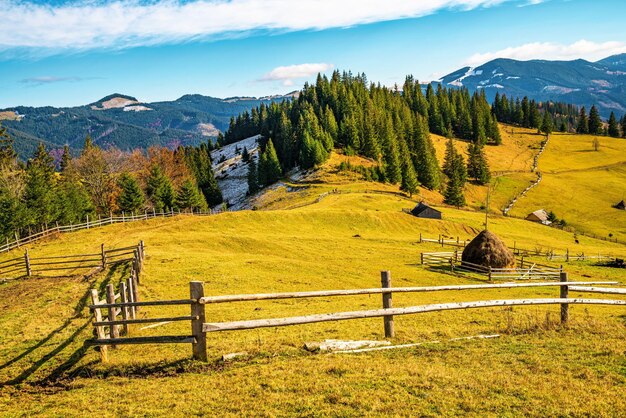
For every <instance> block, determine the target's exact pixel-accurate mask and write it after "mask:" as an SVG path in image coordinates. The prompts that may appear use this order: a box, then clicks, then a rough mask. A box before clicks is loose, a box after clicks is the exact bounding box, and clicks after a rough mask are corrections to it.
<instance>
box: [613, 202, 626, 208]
mask: <svg viewBox="0 0 626 418" xmlns="http://www.w3.org/2000/svg"><path fill="white" fill-rule="evenodd" d="M613 207H614V208H615V209H621V210H626V202H624V201H623V200H622V201H621V202H619V203H618V204H616V205H615V206H613Z"/></svg>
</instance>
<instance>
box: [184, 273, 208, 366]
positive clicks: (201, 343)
mask: <svg viewBox="0 0 626 418" xmlns="http://www.w3.org/2000/svg"><path fill="white" fill-rule="evenodd" d="M189 296H191V299H193V300H195V302H193V303H192V304H191V316H192V317H193V319H192V320H191V333H192V335H193V336H194V337H195V339H196V342H194V343H193V344H192V350H193V358H194V360H200V361H208V357H207V350H206V334H205V333H204V331H203V330H202V324H203V323H204V322H205V320H206V319H205V309H204V304H201V303H199V301H200V298H202V297H204V283H203V282H189Z"/></svg>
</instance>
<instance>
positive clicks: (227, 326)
mask: <svg viewBox="0 0 626 418" xmlns="http://www.w3.org/2000/svg"><path fill="white" fill-rule="evenodd" d="M563 303H567V304H571V305H573V304H585V305H621V306H626V300H605V299H560V298H555V299H508V300H488V301H475V302H453V303H437V304H432V305H421V306H411V307H407V308H391V309H372V310H366V311H352V312H338V313H330V314H315V315H306V316H295V317H289V318H273V319H255V320H249V321H233V322H216V323H205V324H203V326H202V329H203V330H204V332H219V331H234V330H244V329H256V328H268V327H284V326H289V325H301V324H312V323H316V322H329V321H343V320H348V319H363V318H376V317H381V316H386V315H409V314H417V313H424V312H437V311H447V310H458V309H475V308H490V307H498V306H521V305H555V304H558V305H560V304H563Z"/></svg>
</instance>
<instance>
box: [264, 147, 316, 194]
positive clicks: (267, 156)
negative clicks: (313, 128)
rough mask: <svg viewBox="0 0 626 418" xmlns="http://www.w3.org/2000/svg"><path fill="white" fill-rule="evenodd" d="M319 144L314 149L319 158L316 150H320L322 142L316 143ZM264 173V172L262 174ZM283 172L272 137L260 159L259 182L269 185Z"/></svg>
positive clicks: (314, 153)
mask: <svg viewBox="0 0 626 418" xmlns="http://www.w3.org/2000/svg"><path fill="white" fill-rule="evenodd" d="M314 145H315V146H317V147H318V148H317V149H314V150H313V155H314V157H313V158H314V159H315V158H319V156H318V157H316V151H317V152H318V153H319V152H320V148H319V147H320V146H321V144H314ZM314 163H317V161H314ZM261 173H262V174H261ZM281 174H282V170H281V168H280V161H278V155H276V149H275V148H274V144H273V142H272V140H271V139H270V140H269V141H268V142H267V145H266V146H265V151H264V152H263V155H262V156H261V159H260V160H259V182H260V183H261V184H262V185H263V186H269V185H270V184H273V183H276V182H277V181H278V179H279V178H280V176H281Z"/></svg>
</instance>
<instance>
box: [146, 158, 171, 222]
mask: <svg viewBox="0 0 626 418" xmlns="http://www.w3.org/2000/svg"><path fill="white" fill-rule="evenodd" d="M146 183H147V187H146V193H147V195H148V199H150V201H151V203H152V206H153V207H154V210H155V211H157V212H161V211H169V210H171V209H173V208H174V205H175V201H176V192H175V190H174V186H173V185H172V181H171V180H170V178H169V177H167V175H166V174H165V173H164V172H163V170H162V169H161V166H160V165H158V164H153V165H152V166H151V167H150V172H149V174H148V178H147V181H146Z"/></svg>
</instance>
